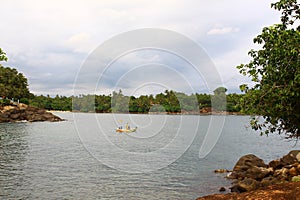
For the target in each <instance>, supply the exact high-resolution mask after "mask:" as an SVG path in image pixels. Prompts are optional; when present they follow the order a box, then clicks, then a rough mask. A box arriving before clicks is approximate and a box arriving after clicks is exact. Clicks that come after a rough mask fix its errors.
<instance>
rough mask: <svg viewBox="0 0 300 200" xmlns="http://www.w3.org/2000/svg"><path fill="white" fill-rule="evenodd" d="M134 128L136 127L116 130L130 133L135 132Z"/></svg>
mask: <svg viewBox="0 0 300 200" xmlns="http://www.w3.org/2000/svg"><path fill="white" fill-rule="evenodd" d="M136 130H137V127H135V128H132V129H124V128H117V129H116V132H118V133H132V132H135V131H136Z"/></svg>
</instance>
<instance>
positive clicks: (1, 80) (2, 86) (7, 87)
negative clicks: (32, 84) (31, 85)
mask: <svg viewBox="0 0 300 200" xmlns="http://www.w3.org/2000/svg"><path fill="white" fill-rule="evenodd" d="M0 61H7V57H6V54H5V53H4V52H3V51H2V49H0ZM29 96H30V93H29V89H28V82H27V78H26V77H25V76H24V75H23V74H22V73H19V72H18V71H17V70H16V69H14V68H9V67H3V66H2V65H1V64H0V97H2V98H3V97H4V98H9V99H13V98H14V99H21V98H28V97H29Z"/></svg>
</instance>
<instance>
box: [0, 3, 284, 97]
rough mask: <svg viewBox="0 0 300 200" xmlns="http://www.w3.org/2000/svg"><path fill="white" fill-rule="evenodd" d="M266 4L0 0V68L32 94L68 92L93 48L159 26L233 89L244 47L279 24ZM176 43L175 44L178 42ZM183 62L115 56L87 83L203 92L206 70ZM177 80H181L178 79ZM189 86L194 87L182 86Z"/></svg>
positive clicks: (130, 90) (100, 87) (103, 89)
mask: <svg viewBox="0 0 300 200" xmlns="http://www.w3.org/2000/svg"><path fill="white" fill-rule="evenodd" d="M272 2H274V1H271V0H243V1H238V0H226V1H221V0H185V1H183V0H159V1H158V0H152V1H145V0H109V1H108V0H70V1H67V0H52V1H37V0H36V1H35V0H22V1H21V0H10V1H2V2H1V7H0V24H1V32H0V48H2V49H3V50H4V51H5V52H6V53H7V55H8V58H9V61H8V62H7V63H2V65H4V66H11V67H14V68H17V69H18V70H19V71H20V72H22V73H23V74H24V75H25V76H26V77H27V78H28V80H29V85H30V90H31V92H33V93H34V94H44V95H46V94H50V95H55V94H59V95H67V96H69V95H72V94H73V87H74V82H76V76H77V75H78V73H80V69H81V68H82V65H84V64H85V63H86V59H87V58H89V55H90V54H91V53H92V52H93V51H94V50H95V49H96V48H97V47H99V46H101V45H102V44H103V43H104V42H105V41H108V40H110V39H112V38H114V37H115V36H118V35H119V34H122V33H125V32H128V31H133V30H136V29H142V28H159V29H166V30H171V31H174V32H176V33H178V34H181V35H184V36H186V37H187V38H189V39H190V40H192V41H194V42H196V43H197V44H198V45H199V46H200V47H201V48H203V49H204V50H205V52H206V54H207V55H208V57H209V58H210V59H211V61H212V62H213V63H214V66H215V68H216V69H217V71H218V73H219V74H220V76H221V78H222V85H223V86H225V87H227V88H228V89H229V92H239V89H238V86H239V85H240V84H242V83H244V82H248V81H249V80H248V79H246V78H244V77H243V76H241V75H239V73H238V71H237V69H236V68H235V67H236V66H237V65H239V64H241V63H246V62H247V61H249V57H248V56H247V52H248V51H249V50H250V49H251V48H256V47H255V46H254V45H253V43H252V40H253V38H254V37H255V36H256V35H258V34H259V33H260V32H261V30H262V28H263V27H265V26H270V25H272V24H274V23H278V22H279V14H280V13H278V12H277V11H275V10H274V9H271V7H270V4H271V3H272ZM137 37H138V36H137ZM175 43H176V45H179V41H174V44H175ZM99 56H100V57H101V55H99ZM141 66H143V67H141ZM184 66H185V67H184ZM186 66H187V63H185V61H184V60H183V59H180V58H179V57H178V56H176V55H173V54H171V53H170V52H160V51H157V50H144V51H143V50H142V51H139V52H131V53H128V54H126V55H124V56H122V57H120V58H119V59H117V60H116V62H115V63H114V64H113V65H111V66H110V68H108V70H107V71H106V72H105V74H95V76H98V80H100V82H99V83H97V84H96V85H97V88H95V87H94V86H91V87H94V88H93V89H94V90H96V93H106V94H107V93H111V91H112V90H116V89H117V90H118V89H122V90H123V91H124V93H126V94H131V95H132V94H134V95H139V94H142V93H155V92H159V90H162V91H164V90H165V89H174V90H177V91H181V92H201V91H202V92H203V91H204V92H205V91H206V89H205V84H204V85H203V82H205V80H204V79H205V76H206V75H205V74H202V77H200V75H197V74H196V75H195V73H194V72H193V71H192V70H189V68H188V67H186ZM146 75H147V76H146ZM102 76H103V77H105V78H102ZM203 76H204V77H203ZM180 77H181V78H182V80H185V81H186V82H187V83H182V82H181V81H180V79H181V78H180ZM187 77H188V78H187ZM201 80H202V83H201ZM189 85H192V88H193V90H190V89H189V88H188V86H189ZM82 92H83V93H84V90H83V91H82Z"/></svg>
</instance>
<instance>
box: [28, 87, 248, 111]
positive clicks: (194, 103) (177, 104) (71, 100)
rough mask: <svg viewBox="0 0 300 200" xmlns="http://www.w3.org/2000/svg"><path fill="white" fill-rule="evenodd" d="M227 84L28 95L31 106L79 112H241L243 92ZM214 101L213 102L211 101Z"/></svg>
mask: <svg viewBox="0 0 300 200" xmlns="http://www.w3.org/2000/svg"><path fill="white" fill-rule="evenodd" d="M226 91H227V90H226V88H224V87H219V88H217V89H216V90H215V91H214V94H213V95H210V94H198V93H196V94H190V95H187V94H184V93H181V92H175V91H172V90H166V91H164V92H163V93H159V94H156V95H152V94H151V95H141V96H139V97H135V96H126V95H124V94H123V93H122V91H121V90H119V91H118V92H116V91H114V92H113V93H112V94H110V95H79V96H71V97H66V96H58V95H56V96H55V97H51V96H49V95H47V96H44V95H40V96H33V97H32V98H30V99H28V102H29V104H30V105H31V106H35V107H38V108H44V109H48V110H61V111H79V112H99V113H109V112H120V113H148V112H168V113H179V112H199V110H201V109H202V108H210V107H212V106H213V109H214V110H216V111H228V112H239V111H240V110H241V108H240V106H239V102H240V99H241V97H242V96H243V95H242V94H228V95H226V94H225V92H226ZM212 102H213V103H212Z"/></svg>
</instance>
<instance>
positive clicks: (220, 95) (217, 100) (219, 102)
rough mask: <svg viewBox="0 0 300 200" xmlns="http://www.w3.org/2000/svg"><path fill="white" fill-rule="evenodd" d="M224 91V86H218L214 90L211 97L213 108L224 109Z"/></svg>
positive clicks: (225, 90)
mask: <svg viewBox="0 0 300 200" xmlns="http://www.w3.org/2000/svg"><path fill="white" fill-rule="evenodd" d="M226 92H227V89H226V88H224V87H218V88H217V89H215V90H214V95H213V96H212V97H211V101H212V106H213V109H215V110H217V111H225V110H226Z"/></svg>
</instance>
